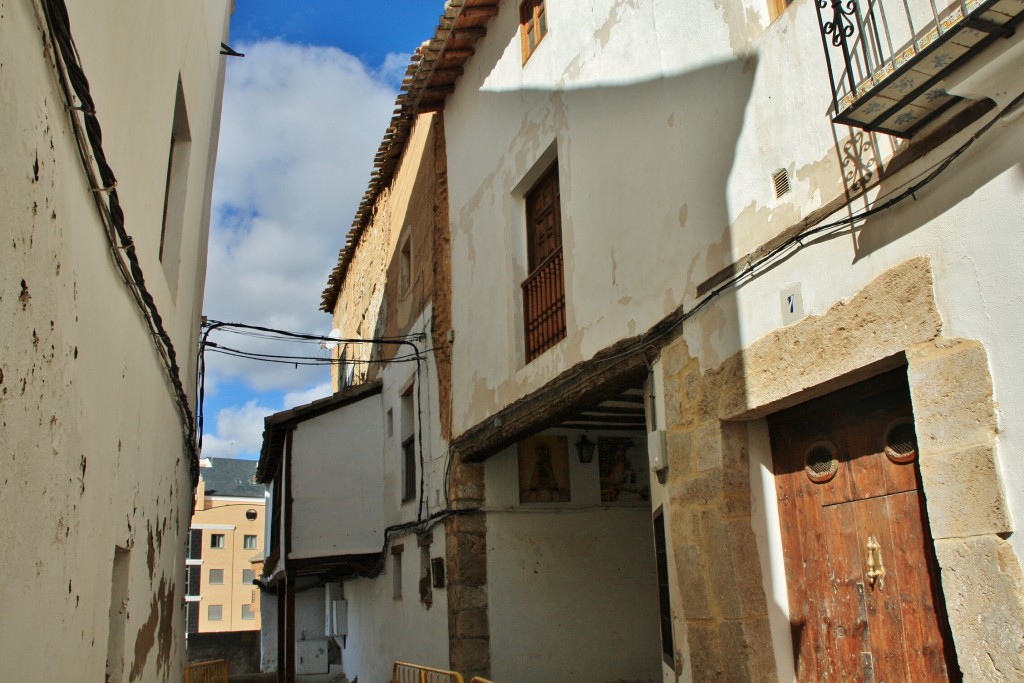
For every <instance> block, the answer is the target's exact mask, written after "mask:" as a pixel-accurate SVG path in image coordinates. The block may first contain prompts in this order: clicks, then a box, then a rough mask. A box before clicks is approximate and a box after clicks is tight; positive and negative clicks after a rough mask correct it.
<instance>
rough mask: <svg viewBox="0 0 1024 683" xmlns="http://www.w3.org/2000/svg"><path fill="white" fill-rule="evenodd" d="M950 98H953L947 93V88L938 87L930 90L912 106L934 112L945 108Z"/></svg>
mask: <svg viewBox="0 0 1024 683" xmlns="http://www.w3.org/2000/svg"><path fill="white" fill-rule="evenodd" d="M950 97H951V96H950V95H949V93H947V92H946V89H945V88H942V87H938V86H936V87H934V88H930V89H929V90H928V91H927V92H925V93H924V94H923V95H921V96H920V97H918V98H917V99H915V100H914V101H913V102H911V103H910V104H911V105H913V106H915V107H920V108H922V109H932V110H934V109H939V108H940V107H943V106H945V105H946V104H948V103H949V100H950Z"/></svg>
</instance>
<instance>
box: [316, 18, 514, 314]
mask: <svg viewBox="0 0 1024 683" xmlns="http://www.w3.org/2000/svg"><path fill="white" fill-rule="evenodd" d="M499 1H500V0H448V2H447V3H445V9H444V14H442V15H441V18H440V21H439V23H438V26H437V28H436V29H435V30H434V37H433V38H431V39H430V40H428V41H426V42H424V43H423V44H422V45H420V46H419V47H418V48H417V49H416V51H415V52H414V53H413V55H412V59H411V62H410V64H409V66H408V67H407V68H406V71H405V79H404V80H403V81H402V87H401V90H400V91H399V93H398V98H397V99H396V100H395V110H394V113H393V115H392V117H391V123H390V124H389V125H388V128H387V131H385V133H384V139H383V140H381V143H380V147H378V148H377V154H376V156H374V159H373V171H372V172H371V173H370V183H369V186H368V187H367V188H366V192H365V194H363V198H362V200H361V201H360V202H359V208H358V209H357V210H356V215H355V219H354V220H353V221H352V228H351V230H349V233H348V236H347V237H346V238H345V245H344V246H343V247H342V248H341V251H340V252H339V253H338V263H337V265H335V266H334V270H332V271H331V274H330V276H329V277H328V278H327V287H326V288H325V289H324V292H323V298H322V299H321V303H320V309H321V310H323V311H326V312H327V313H332V312H333V311H334V303H335V301H336V300H337V298H338V294H339V293H340V292H341V285H342V283H344V282H345V276H346V274H347V273H348V267H349V264H351V262H352V257H353V256H354V255H355V250H356V248H357V246H358V244H359V240H360V238H361V237H362V235H363V231H364V230H365V229H366V226H367V225H369V224H370V220H371V218H372V217H373V207H374V205H375V204H376V203H377V199H378V197H380V194H381V192H383V191H384V189H385V188H387V187H388V186H389V185H390V184H391V181H392V180H394V176H395V171H396V170H397V169H398V164H399V161H400V160H401V158H402V154H403V153H404V152H405V147H406V144H407V143H408V142H409V133H410V131H411V130H412V124H413V122H414V121H415V120H416V117H417V116H418V115H419V114H422V113H426V112H430V111H439V110H441V109H443V108H444V102H445V99H446V98H447V97H448V95H449V94H450V93H452V92H454V91H455V81H456V80H458V78H459V76H461V75H462V66H463V64H465V62H466V60H468V59H469V58H470V57H472V56H473V52H474V46H475V45H476V43H477V41H479V40H480V39H481V38H483V37H484V36H485V35H486V34H487V28H486V25H487V22H488V21H490V19H491V17H493V16H495V15H496V14H498V4H499Z"/></svg>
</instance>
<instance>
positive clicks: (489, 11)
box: [459, 4, 498, 19]
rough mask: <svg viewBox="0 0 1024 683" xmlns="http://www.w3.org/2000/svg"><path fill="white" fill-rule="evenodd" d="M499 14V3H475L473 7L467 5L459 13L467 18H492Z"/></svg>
mask: <svg viewBox="0 0 1024 683" xmlns="http://www.w3.org/2000/svg"><path fill="white" fill-rule="evenodd" d="M497 15H498V5H497V4H494V5H475V6H473V7H465V8H463V10H462V12H461V13H460V14H459V17H460V18H461V17H465V18H467V19H478V18H481V17H482V18H485V19H490V18H491V17H494V16H497Z"/></svg>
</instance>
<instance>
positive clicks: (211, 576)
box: [185, 458, 266, 633]
mask: <svg viewBox="0 0 1024 683" xmlns="http://www.w3.org/2000/svg"><path fill="white" fill-rule="evenodd" d="M255 473H256V461H255V460H238V459H235V458H203V459H202V460H201V461H200V470H199V487H198V489H197V491H196V507H195V512H194V513H193V515H192V527H191V529H190V531H189V543H188V554H187V558H186V560H185V571H186V585H187V592H186V595H185V601H186V612H187V614H186V619H187V628H188V633H209V632H217V631H258V630H260V600H259V588H258V587H257V586H256V585H254V584H253V580H254V579H256V578H257V577H258V576H260V575H261V574H262V572H263V552H264V541H263V538H264V528H265V525H266V520H265V519H264V517H263V514H264V510H265V508H266V502H265V491H266V488H265V487H264V486H263V485H262V484H257V483H255V481H254V480H253V475H254V474H255Z"/></svg>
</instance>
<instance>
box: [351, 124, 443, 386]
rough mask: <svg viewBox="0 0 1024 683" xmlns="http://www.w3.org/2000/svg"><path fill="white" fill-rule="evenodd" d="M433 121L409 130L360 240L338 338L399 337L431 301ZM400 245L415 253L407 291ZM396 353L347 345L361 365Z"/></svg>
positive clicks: (362, 368) (358, 371) (367, 371)
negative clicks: (391, 176) (389, 180)
mask: <svg viewBox="0 0 1024 683" xmlns="http://www.w3.org/2000/svg"><path fill="white" fill-rule="evenodd" d="M437 121H438V117H437V115H435V114H425V115H423V116H421V117H420V118H418V119H417V120H416V123H415V124H413V128H412V132H411V134H410V136H409V141H408V143H407V144H406V147H405V151H404V152H403V155H402V161H401V163H400V164H399V167H398V170H397V172H396V173H395V179H394V181H393V182H392V183H391V185H390V186H389V187H388V188H387V189H386V190H385V191H384V192H383V193H382V194H381V195H380V197H379V198H378V199H377V203H376V205H375V207H374V213H373V218H372V220H371V221H370V223H369V224H368V225H367V226H366V229H365V230H364V232H363V234H362V237H361V238H360V240H359V245H358V248H357V249H356V251H355V254H354V256H353V258H352V262H351V264H350V265H349V270H348V274H347V275H346V277H345V281H344V283H343V284H342V287H341V289H340V291H339V294H338V299H337V301H336V302H335V306H334V326H335V327H336V328H338V329H339V330H341V333H342V338H345V339H351V338H359V339H369V338H371V337H383V336H395V335H398V334H404V333H405V331H406V330H407V329H408V328H409V326H410V325H411V324H412V322H413V321H414V320H415V319H416V317H417V316H419V315H420V313H421V312H422V311H423V309H424V307H425V306H426V305H427V304H428V303H429V301H430V298H431V294H432V290H433V280H432V270H431V266H432V264H433V262H434V260H433V258H432V253H433V242H432V240H431V237H432V235H433V232H434V201H435V198H434V189H435V186H436V181H435V177H436V176H435V170H436V169H435V166H434V149H433V146H434V140H435V135H436V134H435V133H434V125H435V122H437ZM405 239H409V240H410V242H411V246H412V254H411V258H412V272H411V273H410V282H409V286H408V287H403V286H402V284H403V283H402V281H401V280H402V277H401V272H400V271H401V263H400V258H399V249H400V246H401V245H402V244H404V240H405ZM342 348H343V347H342V346H339V347H338V349H339V350H337V351H335V354H338V353H341V352H342ZM396 353H399V349H398V348H397V347H394V346H384V347H380V348H375V347H374V346H372V345H370V344H350V345H348V348H347V352H346V358H349V359H355V360H362V361H365V360H369V359H370V358H371V356H372V357H390V356H392V355H395V354H396ZM339 371H341V368H340V367H339V366H334V367H333V368H332V375H333V378H334V387H335V389H337V388H338V387H339V386H340V382H339V377H338V373H339ZM354 373H355V378H356V380H355V381H356V383H359V381H361V378H372V377H375V376H377V374H378V373H379V368H378V367H377V366H375V365H365V364H361V365H356V366H355V368H354Z"/></svg>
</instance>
